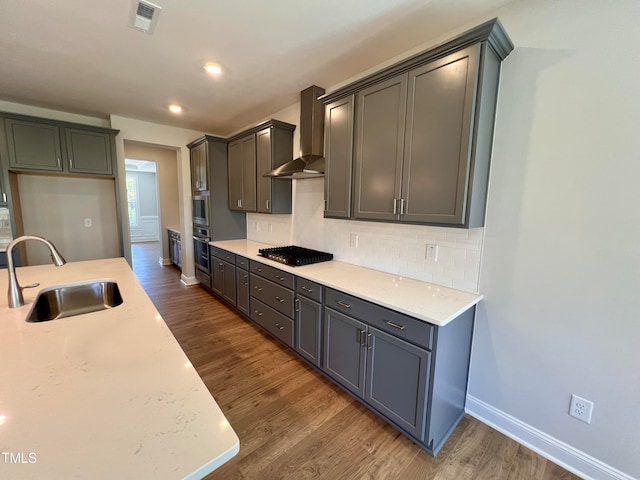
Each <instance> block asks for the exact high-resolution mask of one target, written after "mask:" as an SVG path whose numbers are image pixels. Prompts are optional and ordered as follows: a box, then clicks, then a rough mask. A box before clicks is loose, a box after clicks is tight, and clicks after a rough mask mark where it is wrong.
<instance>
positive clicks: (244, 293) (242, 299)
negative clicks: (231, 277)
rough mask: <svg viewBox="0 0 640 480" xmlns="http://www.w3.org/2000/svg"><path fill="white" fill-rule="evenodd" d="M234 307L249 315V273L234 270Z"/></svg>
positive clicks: (239, 269)
mask: <svg viewBox="0 0 640 480" xmlns="http://www.w3.org/2000/svg"><path fill="white" fill-rule="evenodd" d="M236 292H237V296H236V307H238V310H240V311H241V312H242V313H244V314H245V315H249V272H247V271H246V270H242V269H241V268H237V269H236Z"/></svg>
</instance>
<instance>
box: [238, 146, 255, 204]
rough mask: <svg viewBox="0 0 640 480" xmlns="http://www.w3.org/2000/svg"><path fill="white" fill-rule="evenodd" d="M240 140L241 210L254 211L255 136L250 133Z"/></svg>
mask: <svg viewBox="0 0 640 480" xmlns="http://www.w3.org/2000/svg"><path fill="white" fill-rule="evenodd" d="M241 142H242V204H241V207H242V210H244V211H245V212H255V211H256V188H257V186H256V137H255V135H250V136H249V137H247V138H245V139H243V140H241Z"/></svg>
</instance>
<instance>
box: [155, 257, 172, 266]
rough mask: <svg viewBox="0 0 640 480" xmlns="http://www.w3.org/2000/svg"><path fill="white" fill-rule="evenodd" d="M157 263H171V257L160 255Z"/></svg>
mask: <svg viewBox="0 0 640 480" xmlns="http://www.w3.org/2000/svg"><path fill="white" fill-rule="evenodd" d="M158 263H159V264H160V265H163V266H165V265H171V259H170V258H162V257H160V258H158Z"/></svg>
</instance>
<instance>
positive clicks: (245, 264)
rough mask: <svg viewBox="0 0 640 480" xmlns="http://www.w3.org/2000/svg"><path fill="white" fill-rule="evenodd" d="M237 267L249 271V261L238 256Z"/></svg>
mask: <svg viewBox="0 0 640 480" xmlns="http://www.w3.org/2000/svg"><path fill="white" fill-rule="evenodd" d="M236 267H239V268H242V269H243V270H249V259H248V258H245V257H241V256H240V255H236Z"/></svg>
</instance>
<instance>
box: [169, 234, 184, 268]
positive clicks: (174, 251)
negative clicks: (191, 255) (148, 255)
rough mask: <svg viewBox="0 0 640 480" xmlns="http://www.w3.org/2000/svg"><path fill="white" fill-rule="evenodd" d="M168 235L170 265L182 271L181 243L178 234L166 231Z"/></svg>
mask: <svg viewBox="0 0 640 480" xmlns="http://www.w3.org/2000/svg"><path fill="white" fill-rule="evenodd" d="M167 232H168V234H167V236H168V240H169V243H168V250H169V260H170V261H171V264H172V265H175V266H176V267H178V268H179V269H182V241H181V237H180V233H178V232H176V231H174V230H167Z"/></svg>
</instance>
